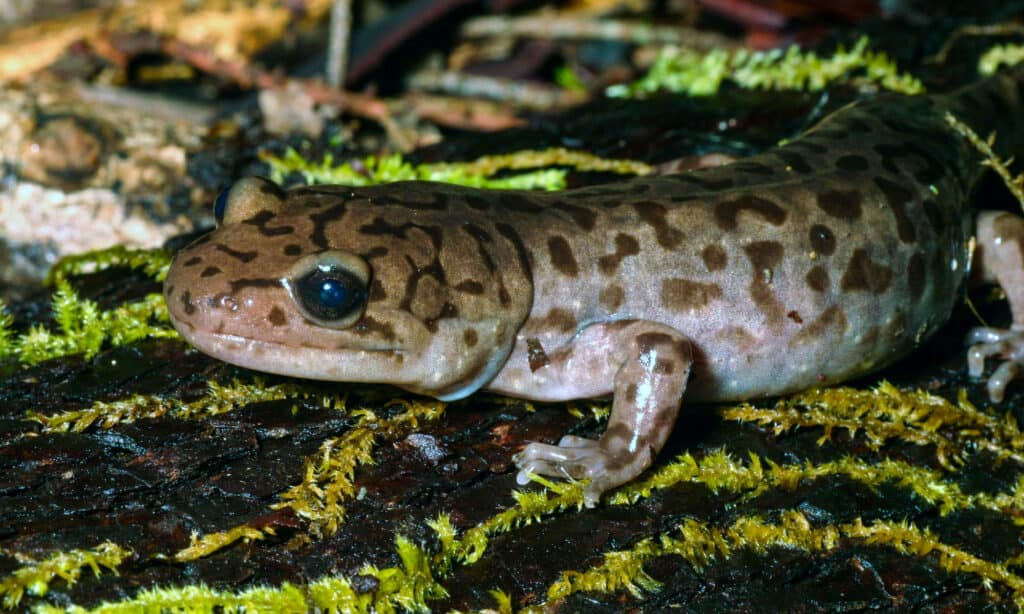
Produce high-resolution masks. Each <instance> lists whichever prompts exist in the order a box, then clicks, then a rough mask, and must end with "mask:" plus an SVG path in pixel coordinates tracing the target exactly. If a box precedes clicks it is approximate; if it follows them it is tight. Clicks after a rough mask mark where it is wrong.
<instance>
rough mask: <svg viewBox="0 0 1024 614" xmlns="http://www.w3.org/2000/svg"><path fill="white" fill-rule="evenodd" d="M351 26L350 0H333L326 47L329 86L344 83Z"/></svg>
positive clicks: (340, 85)
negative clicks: (328, 40)
mask: <svg viewBox="0 0 1024 614" xmlns="http://www.w3.org/2000/svg"><path fill="white" fill-rule="evenodd" d="M351 26H352V2H351V0H334V4H333V5H332V6H331V26H330V33H331V35H330V44H329V46H328V49H327V84H328V85H330V86H331V87H338V88H340V87H342V86H344V84H345V69H346V68H347V64H348V37H349V29H350V28H351Z"/></svg>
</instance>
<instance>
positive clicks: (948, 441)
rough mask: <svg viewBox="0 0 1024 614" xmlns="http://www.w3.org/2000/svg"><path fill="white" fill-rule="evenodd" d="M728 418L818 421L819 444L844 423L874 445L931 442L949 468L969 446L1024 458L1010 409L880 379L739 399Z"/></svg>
mask: <svg viewBox="0 0 1024 614" xmlns="http://www.w3.org/2000/svg"><path fill="white" fill-rule="evenodd" d="M722 415H723V416H724V417H725V418H726V419H729V420H739V421H744V422H756V423H759V424H763V425H766V426H771V427H772V430H773V431H774V432H775V433H776V434H781V433H783V432H785V431H788V430H791V429H794V428H797V427H821V428H822V429H824V433H823V434H822V436H821V438H820V439H819V440H818V443H819V444H823V443H825V442H826V441H828V440H829V439H830V438H831V437H832V432H833V431H834V430H835V429H837V428H843V429H846V430H848V431H849V432H850V435H851V436H854V435H855V434H857V433H858V432H862V433H863V434H864V436H865V438H866V439H867V444H868V445H869V446H870V447H872V448H874V449H878V448H880V447H881V446H882V445H883V444H885V443H886V442H887V441H888V440H890V439H898V440H901V441H906V442H909V443H913V444H916V445H922V446H924V445H933V446H935V452H936V456H937V458H938V461H939V462H940V463H941V464H942V465H943V467H946V468H947V469H953V463H954V462H956V461H957V460H958V459H959V458H960V457H961V456H962V455H963V454H965V453H967V451H968V450H985V451H988V452H991V453H992V454H994V455H995V456H996V457H997V459H1013V460H1014V461H1015V462H1017V463H1019V464H1024V435H1022V434H1021V431H1020V428H1019V427H1018V425H1017V422H1016V420H1015V419H1014V418H1013V416H1012V415H1005V416H1002V417H996V416H991V415H988V414H986V413H984V412H982V411H979V410H978V409H977V408H976V407H974V405H972V404H971V403H969V402H968V401H967V397H966V394H965V393H964V392H963V391H961V392H960V398H959V399H958V401H957V403H956V404H954V403H951V402H949V401H947V400H946V399H944V398H942V397H940V396H937V395H933V394H928V393H926V392H922V391H920V390H918V391H905V390H900V389H898V388H896V387H895V386H893V385H892V384H889V383H888V382H882V383H881V384H880V385H879V386H878V387H877V388H875V389H874V390H856V389H853V388H846V387H840V388H826V389H818V390H810V391H807V392H803V393H800V394H797V395H794V396H792V397H790V398H788V399H784V400H781V401H779V402H778V403H777V404H776V406H775V407H774V408H770V409H762V408H757V407H754V406H752V405H740V406H737V407H734V408H730V409H726V410H723V411H722Z"/></svg>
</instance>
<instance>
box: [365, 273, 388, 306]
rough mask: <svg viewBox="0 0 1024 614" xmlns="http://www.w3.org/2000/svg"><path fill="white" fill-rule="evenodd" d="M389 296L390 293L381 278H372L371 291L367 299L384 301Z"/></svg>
mask: <svg viewBox="0 0 1024 614" xmlns="http://www.w3.org/2000/svg"><path fill="white" fill-rule="evenodd" d="M387 297H388V293H387V291H386V290H384V284H382V283H381V281H380V280H379V279H376V278H374V279H372V280H371V281H370V292H369V294H368V296H367V299H368V300H370V301H383V300H384V299H386V298H387Z"/></svg>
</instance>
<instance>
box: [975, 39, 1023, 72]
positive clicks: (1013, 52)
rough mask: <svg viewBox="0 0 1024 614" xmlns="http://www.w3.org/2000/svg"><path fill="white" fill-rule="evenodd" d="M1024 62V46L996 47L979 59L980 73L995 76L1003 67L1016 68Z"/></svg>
mask: <svg viewBox="0 0 1024 614" xmlns="http://www.w3.org/2000/svg"><path fill="white" fill-rule="evenodd" d="M1022 61H1024V45H996V46H995V47H992V48H991V49H989V50H988V51H986V52H985V53H984V54H982V56H981V57H980V58H979V59H978V72H979V73H981V74H983V75H992V74H995V72H996V71H997V70H999V69H1000V68H1002V67H1003V66H1016V65H1017V64H1019V63H1021V62H1022Z"/></svg>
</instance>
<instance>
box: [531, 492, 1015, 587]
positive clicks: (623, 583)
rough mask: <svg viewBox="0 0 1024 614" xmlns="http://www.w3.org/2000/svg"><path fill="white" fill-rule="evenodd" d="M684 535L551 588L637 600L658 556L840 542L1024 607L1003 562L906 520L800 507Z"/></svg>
mask: <svg viewBox="0 0 1024 614" xmlns="http://www.w3.org/2000/svg"><path fill="white" fill-rule="evenodd" d="M679 533H680V537H675V536H672V535H669V534H663V535H661V536H660V538H659V540H658V541H655V540H653V539H644V540H641V541H640V542H638V543H637V545H636V546H634V547H633V548H632V549H630V550H625V551H614V552H608V553H605V555H604V560H603V561H602V563H601V565H600V566H597V567H594V568H591V569H588V570H586V571H582V572H578V571H566V572H563V573H562V574H561V577H560V578H559V579H558V580H557V581H556V582H554V583H553V584H552V585H551V586H550V587H549V588H548V591H547V600H548V601H549V602H553V601H555V600H558V599H563V598H565V597H567V596H569V595H571V594H573V593H578V592H592V593H602V594H609V593H617V592H621V591H622V590H628V591H630V592H631V593H633V594H634V595H637V596H638V595H639V594H640V593H641V589H643V590H647V591H655V590H658V588H659V586H660V584H659V583H658V582H657V580H655V579H654V578H652V577H650V576H649V575H648V574H647V573H646V572H645V571H644V569H643V565H644V563H646V562H647V561H649V560H650V559H652V558H654V557H657V556H665V555H677V556H680V557H682V558H683V559H684V560H686V561H687V563H689V564H690V565H691V566H692V567H693V568H694V569H695V570H696V571H697V572H698V573H699V572H701V571H702V570H703V569H705V568H706V567H707V566H708V565H709V564H711V563H713V562H715V561H721V560H725V559H728V558H730V557H731V556H733V555H734V554H735V553H736V552H738V551H744V550H746V551H753V552H755V553H758V554H764V553H765V552H767V551H768V550H769V549H770V548H786V549H789V550H800V551H804V552H808V553H813V552H826V551H829V550H832V549H834V548H836V547H837V546H838V545H839V543H840V541H841V540H844V539H845V540H859V541H863V542H864V543H866V544H871V545H881V546H886V547H889V548H892V549H894V550H896V551H897V552H899V553H900V554H904V555H913V556H917V557H927V556H931V555H935V558H936V559H937V565H938V567H939V568H940V569H943V570H944V571H946V572H948V573H966V574H972V575H974V576H976V577H978V579H979V581H980V584H981V586H982V587H984V588H985V589H986V590H990V589H991V588H992V586H993V585H994V584H1001V585H1003V586H1005V587H1006V588H1008V589H1010V591H1011V592H1012V593H1013V597H1014V601H1015V603H1016V605H1017V607H1022V606H1024V579H1022V578H1021V577H1020V576H1017V575H1016V574H1014V573H1012V572H1011V571H1009V569H1008V568H1007V567H1006V565H1004V564H1002V563H994V562H991V561H986V560H984V559H982V558H980V557H977V556H975V555H972V554H970V553H968V552H966V551H964V550H963V549H960V548H957V547H955V546H952V545H950V544H946V543H943V542H941V541H940V540H938V539H937V538H936V537H935V536H934V535H933V534H932V533H931V532H930V531H929V530H927V529H921V528H918V527H916V526H914V525H913V524H911V523H909V522H892V521H887V520H876V521H873V522H871V523H870V524H867V525H865V524H864V522H863V521H862V520H861V519H859V518H858V519H857V520H855V521H854V522H851V523H845V524H838V525H825V526H821V527H815V526H812V525H811V523H810V522H809V521H808V520H807V518H806V517H805V516H804V515H803V514H802V513H800V512H799V511H797V510H787V511H784V512H782V513H781V514H780V517H779V521H778V522H777V523H773V522H769V521H767V520H765V519H764V518H762V517H760V516H742V517H740V518H737V519H736V520H734V521H733V522H732V524H731V525H729V526H728V527H725V528H724V529H721V528H718V527H715V526H712V525H710V524H708V523H704V522H701V521H698V520H695V519H687V520H686V521H684V523H683V524H682V525H681V526H680V527H679Z"/></svg>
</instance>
